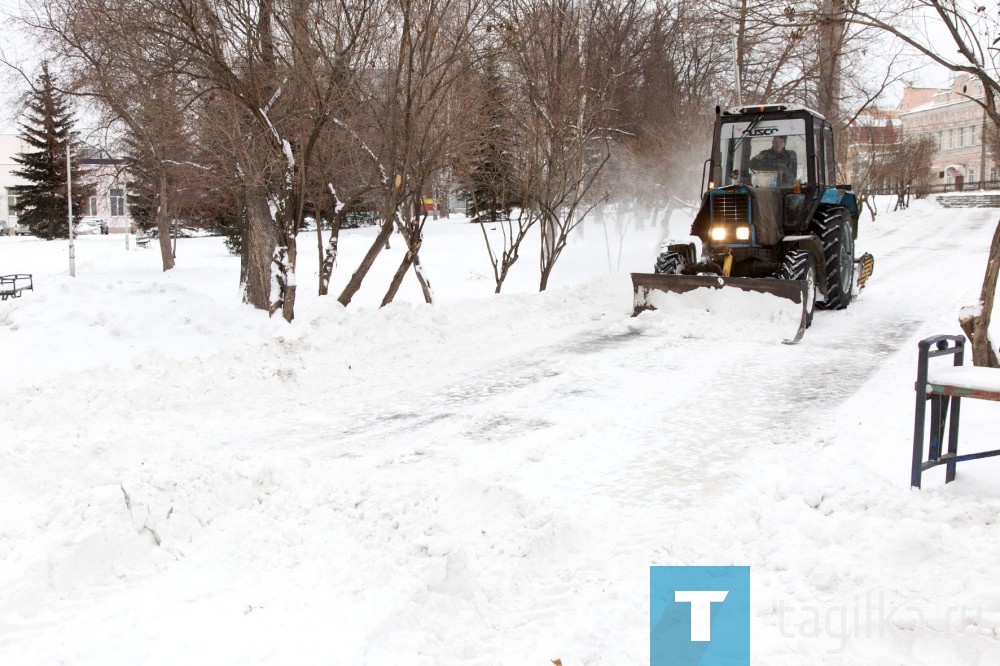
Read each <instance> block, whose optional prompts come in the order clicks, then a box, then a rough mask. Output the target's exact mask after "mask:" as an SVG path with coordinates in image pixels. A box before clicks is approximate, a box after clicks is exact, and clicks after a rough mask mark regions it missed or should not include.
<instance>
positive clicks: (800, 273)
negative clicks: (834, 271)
mask: <svg viewBox="0 0 1000 666" xmlns="http://www.w3.org/2000/svg"><path fill="white" fill-rule="evenodd" d="M778 277H780V278H781V279H782V280H802V281H804V282H805V283H806V302H805V303H804V304H803V306H802V307H804V308H805V312H806V326H809V325H811V324H812V320H813V312H814V311H815V308H816V260H815V259H813V256H812V255H811V254H809V253H808V252H807V251H805V250H792V251H790V252H789V253H788V254H786V255H785V260H784V261H783V262H782V264H781V271H780V272H779V273H778Z"/></svg>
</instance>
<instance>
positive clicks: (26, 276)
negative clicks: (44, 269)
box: [0, 273, 35, 301]
mask: <svg viewBox="0 0 1000 666" xmlns="http://www.w3.org/2000/svg"><path fill="white" fill-rule="evenodd" d="M25 289H28V290H30V291H34V290H35V284H34V282H33V281H32V279H31V274H30V273H14V274H13V275H0V300H4V301H6V300H7V299H8V298H20V296H21V292H22V291H24V290H25Z"/></svg>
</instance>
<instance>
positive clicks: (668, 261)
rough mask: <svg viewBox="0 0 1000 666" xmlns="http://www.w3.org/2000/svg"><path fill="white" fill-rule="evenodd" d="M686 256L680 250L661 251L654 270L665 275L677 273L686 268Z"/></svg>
mask: <svg viewBox="0 0 1000 666" xmlns="http://www.w3.org/2000/svg"><path fill="white" fill-rule="evenodd" d="M685 263H686V262H685V261H684V257H682V256H681V254H680V253H679V252H670V251H668V252H661V253H660V256H658V257H657V258H656V266H654V268H653V272H655V273H661V274H665V275H677V274H678V273H680V272H681V269H682V268H684V264H685Z"/></svg>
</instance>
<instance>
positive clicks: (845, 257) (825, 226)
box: [813, 208, 854, 310]
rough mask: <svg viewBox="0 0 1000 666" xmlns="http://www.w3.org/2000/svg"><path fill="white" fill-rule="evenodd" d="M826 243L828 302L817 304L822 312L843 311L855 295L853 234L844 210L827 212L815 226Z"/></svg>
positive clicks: (837, 209) (824, 250)
mask: <svg viewBox="0 0 1000 666" xmlns="http://www.w3.org/2000/svg"><path fill="white" fill-rule="evenodd" d="M813 224H814V229H815V230H816V234H817V235H818V236H819V238H820V241H821V242H822V243H823V259H824V261H825V263H826V266H825V267H824V268H825V271H824V273H825V279H826V300H824V301H821V302H820V303H818V307H819V308H820V309H821V310H843V309H844V308H846V307H847V306H848V305H850V303H851V298H852V297H853V295H854V234H853V233H852V232H851V223H850V220H849V218H848V216H847V213H846V212H845V211H844V209H843V208H834V209H832V210H830V211H828V212H827V213H826V214H825V215H824V217H823V218H822V219H820V220H816V221H815V222H814V223H813Z"/></svg>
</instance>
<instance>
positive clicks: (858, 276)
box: [854, 252, 875, 294]
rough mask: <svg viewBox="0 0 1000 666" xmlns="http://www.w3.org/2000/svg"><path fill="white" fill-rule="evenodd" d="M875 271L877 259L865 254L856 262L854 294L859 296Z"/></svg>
mask: <svg viewBox="0 0 1000 666" xmlns="http://www.w3.org/2000/svg"><path fill="white" fill-rule="evenodd" d="M874 270H875V257H873V256H872V255H871V254H869V253H867V252H865V253H864V254H863V255H861V256H860V257H859V258H857V259H855V260H854V293H856V294H859V293H861V290H862V289H864V288H865V283H866V282H868V278H870V277H871V276H872V271H874Z"/></svg>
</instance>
